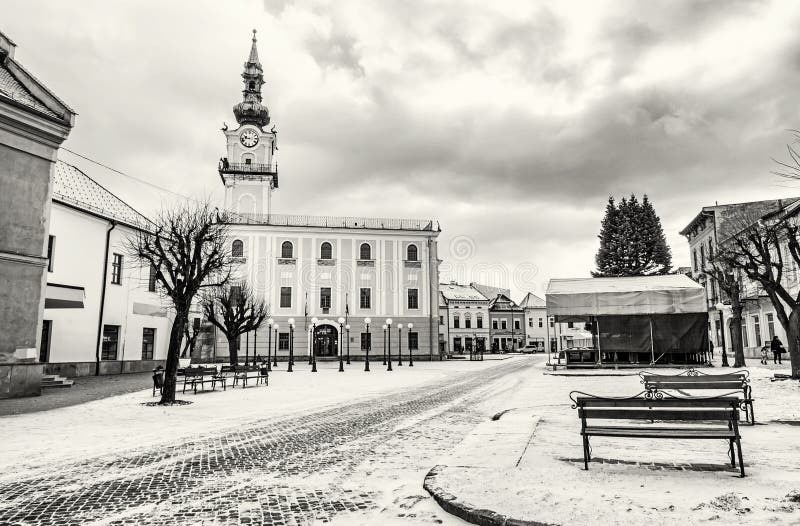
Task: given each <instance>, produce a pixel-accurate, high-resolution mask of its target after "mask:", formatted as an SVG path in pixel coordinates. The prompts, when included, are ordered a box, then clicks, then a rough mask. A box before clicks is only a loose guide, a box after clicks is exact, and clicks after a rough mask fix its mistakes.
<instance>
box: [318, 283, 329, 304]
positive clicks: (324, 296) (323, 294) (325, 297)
mask: <svg viewBox="0 0 800 526" xmlns="http://www.w3.org/2000/svg"><path fill="white" fill-rule="evenodd" d="M319 307H320V308H321V309H330V308H331V288H330V287H322V288H320V289H319Z"/></svg>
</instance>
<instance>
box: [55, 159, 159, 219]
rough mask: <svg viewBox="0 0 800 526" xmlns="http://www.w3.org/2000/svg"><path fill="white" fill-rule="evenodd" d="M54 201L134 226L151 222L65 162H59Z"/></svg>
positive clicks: (56, 172)
mask: <svg viewBox="0 0 800 526" xmlns="http://www.w3.org/2000/svg"><path fill="white" fill-rule="evenodd" d="M53 200H54V201H59V202H62V203H66V204H69V205H72V206H74V207H77V208H79V209H81V210H85V211H87V212H91V213H93V214H97V215H100V216H102V217H105V218H107V219H113V220H115V221H118V222H120V223H125V224H128V225H130V226H144V225H146V224H148V223H149V221H148V219H147V218H146V217H144V216H143V215H142V214H140V213H139V212H137V211H136V210H134V209H133V208H131V206H130V205H128V204H127V203H126V202H125V201H123V200H122V199H120V198H119V197H117V196H115V195H114V194H112V193H111V192H109V191H108V190H106V189H105V188H103V187H102V186H100V184H98V183H97V182H96V181H95V180H94V179H92V178H91V177H89V176H88V175H86V174H85V173H83V172H82V171H80V170H78V169H77V168H75V167H74V166H72V165H71V164H67V163H65V162H64V161H57V162H56V169H55V172H54V175H53Z"/></svg>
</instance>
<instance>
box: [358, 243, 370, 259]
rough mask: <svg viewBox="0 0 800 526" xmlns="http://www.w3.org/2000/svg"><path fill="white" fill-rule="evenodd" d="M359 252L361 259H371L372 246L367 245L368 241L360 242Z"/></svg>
mask: <svg viewBox="0 0 800 526" xmlns="http://www.w3.org/2000/svg"><path fill="white" fill-rule="evenodd" d="M360 252H361V254H360V258H361V259H372V247H371V246H369V243H361V250H360Z"/></svg>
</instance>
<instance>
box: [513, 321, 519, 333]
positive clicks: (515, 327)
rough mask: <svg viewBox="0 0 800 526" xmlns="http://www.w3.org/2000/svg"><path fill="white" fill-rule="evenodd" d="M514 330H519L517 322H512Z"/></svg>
mask: <svg viewBox="0 0 800 526" xmlns="http://www.w3.org/2000/svg"><path fill="white" fill-rule="evenodd" d="M514 330H515V331H518V330H519V320H514Z"/></svg>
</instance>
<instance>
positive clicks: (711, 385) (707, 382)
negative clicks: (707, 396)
mask: <svg viewBox="0 0 800 526" xmlns="http://www.w3.org/2000/svg"><path fill="white" fill-rule="evenodd" d="M640 376H641V378H642V383H643V384H644V386H645V389H648V390H650V389H656V390H665V389H680V390H707V389H712V390H726V391H737V390H742V391H743V392H744V393H745V394H746V393H747V392H748V391H749V385H748V377H747V375H746V374H744V373H732V374H708V375H705V374H704V375H698V376H689V375H660V374H646V373H642V374H640ZM746 396H747V395H746Z"/></svg>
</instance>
